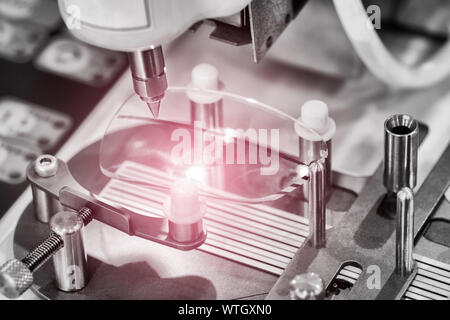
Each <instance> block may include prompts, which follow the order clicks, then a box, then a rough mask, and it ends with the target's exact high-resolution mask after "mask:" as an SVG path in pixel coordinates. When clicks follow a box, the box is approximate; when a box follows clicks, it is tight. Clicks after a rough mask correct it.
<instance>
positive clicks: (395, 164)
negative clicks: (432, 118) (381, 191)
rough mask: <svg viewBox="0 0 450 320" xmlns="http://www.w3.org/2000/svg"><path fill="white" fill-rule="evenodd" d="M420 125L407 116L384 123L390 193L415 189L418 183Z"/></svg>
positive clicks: (399, 116)
mask: <svg viewBox="0 0 450 320" xmlns="http://www.w3.org/2000/svg"><path fill="white" fill-rule="evenodd" d="M418 148H419V125H418V123H417V121H416V120H415V119H414V118H413V117H411V116H409V115H406V114H397V115H393V116H391V117H389V118H388V119H387V120H386V122H385V123H384V176H383V182H384V185H385V187H386V189H387V190H388V192H389V193H397V192H398V191H399V190H400V189H401V188H403V187H408V188H411V189H414V187H415V186H416V182H417V150H418Z"/></svg>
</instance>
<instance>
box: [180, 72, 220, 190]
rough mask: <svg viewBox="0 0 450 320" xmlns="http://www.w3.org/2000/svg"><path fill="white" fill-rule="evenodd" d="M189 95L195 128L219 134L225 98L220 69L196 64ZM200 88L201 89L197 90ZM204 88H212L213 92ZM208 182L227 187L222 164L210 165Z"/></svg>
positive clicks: (211, 133) (215, 134)
mask: <svg viewBox="0 0 450 320" xmlns="http://www.w3.org/2000/svg"><path fill="white" fill-rule="evenodd" d="M189 87H191V88H193V89H194V90H189V91H188V92H187V95H188V97H189V101H190V105H191V123H192V125H194V127H195V130H198V129H199V128H200V129H201V130H207V132H205V135H211V137H215V136H217V135H218V134H219V133H220V132H222V129H223V100H222V98H223V97H222V94H220V90H221V89H222V88H223V83H222V82H221V81H220V77H219V71H218V70H217V68H216V67H215V66H213V65H211V64H207V63H201V64H199V65H196V66H195V67H194V68H193V69H192V72H191V83H190V84H189ZM195 89H200V90H195ZM202 90H212V91H211V92H207V91H202ZM206 178H207V183H208V184H209V185H211V186H212V187H214V188H217V189H220V190H221V189H223V188H224V187H225V171H224V167H223V166H222V165H219V164H217V165H215V166H213V167H210V172H209V175H208V176H207V177H206Z"/></svg>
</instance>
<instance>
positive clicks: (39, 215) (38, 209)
mask: <svg viewBox="0 0 450 320" xmlns="http://www.w3.org/2000/svg"><path fill="white" fill-rule="evenodd" d="M34 171H35V172H36V174H37V175H38V176H39V177H41V178H49V177H52V176H54V175H55V174H56V172H57V171H58V160H57V159H56V158H55V157H54V156H52V155H47V154H45V155H41V156H39V157H38V158H37V159H36V160H35V162H34ZM31 191H32V193H33V205H34V212H35V214H36V219H37V220H38V221H40V222H42V223H48V222H49V221H50V219H51V217H52V216H53V214H55V213H56V212H58V211H61V210H62V209H63V207H62V206H61V204H60V203H59V201H58V199H56V198H54V197H52V196H50V195H48V194H47V193H46V192H45V191H43V190H41V189H39V188H38V187H36V186H34V185H32V186H31Z"/></svg>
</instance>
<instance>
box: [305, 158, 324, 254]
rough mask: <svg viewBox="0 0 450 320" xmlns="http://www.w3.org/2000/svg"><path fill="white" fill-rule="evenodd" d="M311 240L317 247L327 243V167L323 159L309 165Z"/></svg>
mask: <svg viewBox="0 0 450 320" xmlns="http://www.w3.org/2000/svg"><path fill="white" fill-rule="evenodd" d="M308 214H309V237H310V238H309V241H310V243H311V245H312V246H313V247H315V248H323V247H325V244H326V230H325V227H326V211H325V167H324V165H323V163H322V162H321V161H315V162H313V163H311V164H310V165H309V190H308Z"/></svg>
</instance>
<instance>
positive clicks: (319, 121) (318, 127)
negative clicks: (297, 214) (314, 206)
mask: <svg viewBox="0 0 450 320" xmlns="http://www.w3.org/2000/svg"><path fill="white" fill-rule="evenodd" d="M299 120H300V121H301V123H302V124H303V125H300V124H297V123H296V125H295V131H296V133H297V134H298V136H299V160H300V161H301V162H302V163H305V164H309V163H311V162H312V161H315V160H318V159H322V158H323V160H324V167H325V173H324V174H325V194H326V196H325V199H328V196H329V195H330V194H331V186H332V183H333V181H332V173H333V172H332V168H331V157H332V138H333V136H334V134H335V132H336V123H335V122H334V120H333V119H332V118H330V117H329V115H328V106H327V104H326V103H324V102H323V101H320V100H311V101H307V102H306V103H305V104H303V105H302V108H301V117H300V118H299ZM304 127H306V128H307V129H305V128H304ZM325 148H326V150H325ZM324 151H327V156H326V157H325V158H324V156H323V152H324Z"/></svg>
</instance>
